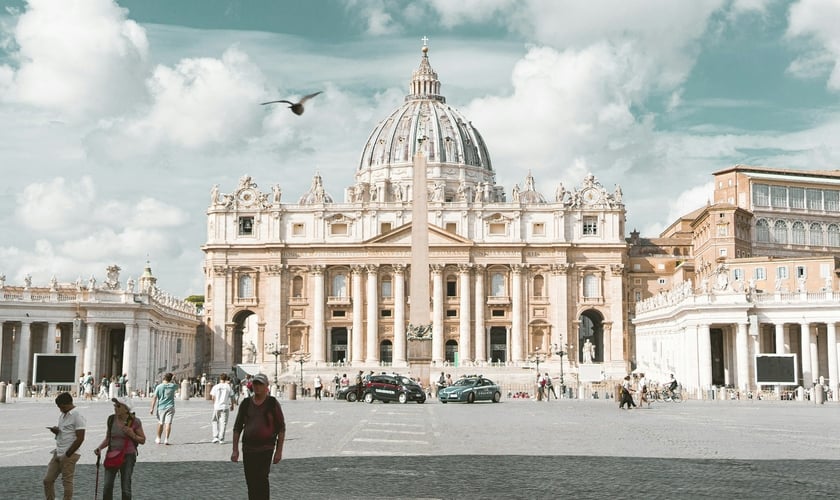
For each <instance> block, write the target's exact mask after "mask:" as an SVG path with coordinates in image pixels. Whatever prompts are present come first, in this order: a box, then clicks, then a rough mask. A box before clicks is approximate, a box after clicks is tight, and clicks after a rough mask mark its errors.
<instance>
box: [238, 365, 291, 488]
mask: <svg viewBox="0 0 840 500" xmlns="http://www.w3.org/2000/svg"><path fill="white" fill-rule="evenodd" d="M252 382H253V388H254V395H253V396H252V397H249V398H247V399H245V400H243V401H242V402H241V403H240V404H239V411H238V412H237V413H236V422H235V423H234V424H233V453H231V455H230V461H231V462H238V461H239V437H240V436H242V462H243V464H244V466H245V483H246V484H247V485H248V500H268V499H269V498H270V496H269V483H268V473H269V471H270V470H271V464H277V463H279V462H280V459H281V458H283V443H284V441H285V439H286V420H285V419H284V417H283V410H282V409H281V408H280V402H278V401H277V399H276V398H274V396H269V395H268V377H266V376H265V375H264V374H262V373H258V374H257V375H255V376H254V378H253V380H252Z"/></svg>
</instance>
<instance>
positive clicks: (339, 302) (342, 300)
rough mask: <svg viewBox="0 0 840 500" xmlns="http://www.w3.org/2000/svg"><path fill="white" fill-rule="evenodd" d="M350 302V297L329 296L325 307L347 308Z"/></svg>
mask: <svg viewBox="0 0 840 500" xmlns="http://www.w3.org/2000/svg"><path fill="white" fill-rule="evenodd" d="M350 302H351V300H350V297H344V296H334V295H330V296H329V297H327V305H331V306H349V305H350Z"/></svg>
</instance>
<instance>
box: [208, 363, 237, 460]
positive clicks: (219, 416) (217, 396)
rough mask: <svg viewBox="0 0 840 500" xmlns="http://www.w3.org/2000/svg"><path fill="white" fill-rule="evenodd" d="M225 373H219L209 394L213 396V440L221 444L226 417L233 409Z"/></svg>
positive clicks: (230, 389)
mask: <svg viewBox="0 0 840 500" xmlns="http://www.w3.org/2000/svg"><path fill="white" fill-rule="evenodd" d="M227 378H228V376H227V374H226V373H222V374H221V375H219V383H218V384H216V385H214V386H213V388H212V389H210V396H211V397H212V398H213V418H212V419H211V420H210V421H211V423H212V424H213V442H214V443H219V444H223V443H224V442H225V430H226V429H227V423H228V417H229V416H230V412H231V410H233V388H232V387H231V386H230V384H229V383H228V381H227Z"/></svg>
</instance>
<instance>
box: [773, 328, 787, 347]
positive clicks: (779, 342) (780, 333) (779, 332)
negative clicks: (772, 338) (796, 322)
mask: <svg viewBox="0 0 840 500" xmlns="http://www.w3.org/2000/svg"><path fill="white" fill-rule="evenodd" d="M774 326H775V328H776V354H784V353H785V325H784V323H776V324H775V325H774Z"/></svg>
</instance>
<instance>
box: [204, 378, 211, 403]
mask: <svg viewBox="0 0 840 500" xmlns="http://www.w3.org/2000/svg"><path fill="white" fill-rule="evenodd" d="M212 390H213V384H211V383H210V382H207V383H206V384H204V399H206V400H207V401H212V400H213V396H211V395H210V391H212Z"/></svg>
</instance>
